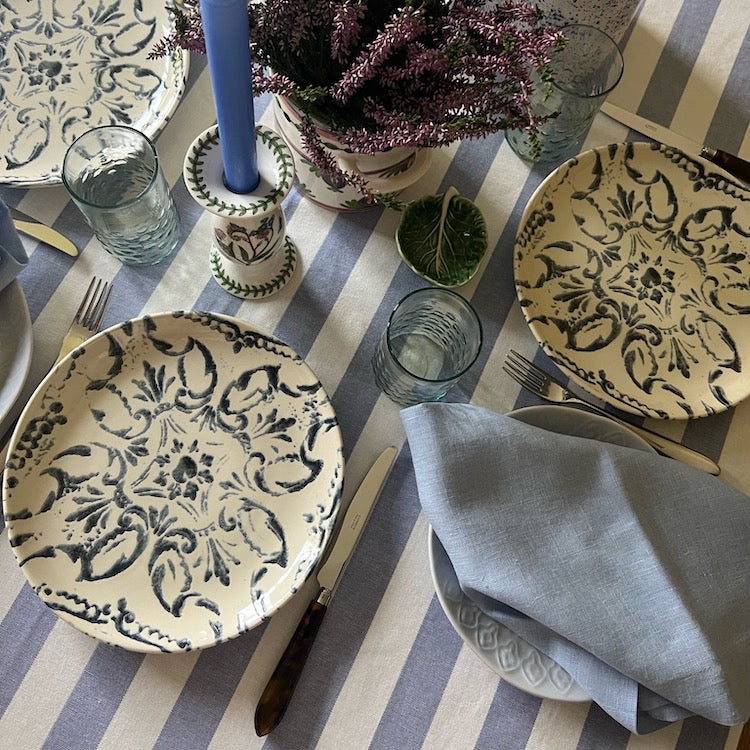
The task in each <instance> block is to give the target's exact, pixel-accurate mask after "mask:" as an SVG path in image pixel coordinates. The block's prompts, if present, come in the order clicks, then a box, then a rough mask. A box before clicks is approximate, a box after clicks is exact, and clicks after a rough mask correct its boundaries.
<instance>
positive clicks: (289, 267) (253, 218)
mask: <svg viewBox="0 0 750 750" xmlns="http://www.w3.org/2000/svg"><path fill="white" fill-rule="evenodd" d="M255 130H256V134H257V138H256V148H257V153H258V171H259V173H260V182H259V183H258V187H257V188H255V190H254V191H253V192H252V193H245V194H239V193H234V192H232V191H231V190H230V189H229V188H228V187H227V186H226V185H225V184H224V165H223V161H222V157H221V149H220V147H219V129H218V127H217V126H213V127H211V128H208V129H207V130H205V131H204V132H203V133H201V135H199V136H198V137H197V138H196V139H195V140H194V141H193V143H192V144H191V146H190V148H189V149H188V152H187V155H186V156H185V164H184V167H183V177H184V179H185V184H186V185H187V188H188V190H189V192H190V194H191V195H192V197H193V199H194V200H195V201H196V202H197V203H198V204H199V205H201V206H203V208H205V209H206V211H208V212H209V213H211V214H212V215H213V216H212V222H211V230H212V243H211V251H210V256H209V258H210V263H211V271H212V272H213V275H214V278H215V279H216V281H218V283H219V284H220V285H221V287H222V288H223V289H225V290H226V291H227V292H229V293H230V294H233V295H235V296H236V297H241V298H243V299H260V298H262V297H267V296H269V295H271V294H274V293H275V292H277V291H279V289H281V288H282V287H283V286H284V285H285V284H286V283H287V281H289V279H290V278H291V277H292V274H293V273H294V267H295V265H296V262H297V249H296V248H295V246H294V243H293V242H292V241H291V240H290V239H289V238H288V237H287V236H286V219H285V218H284V212H283V211H282V209H281V202H282V201H283V200H284V198H285V197H286V196H287V194H288V193H289V190H290V189H291V187H292V183H293V182H294V161H293V159H292V153H291V151H290V150H289V147H288V146H287V145H286V143H284V141H283V139H282V138H281V136H280V135H279V134H278V133H277V132H276V131H274V130H271V129H270V128H267V127H264V126H262V125H257V126H256V128H255Z"/></svg>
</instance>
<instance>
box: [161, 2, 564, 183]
mask: <svg viewBox="0 0 750 750" xmlns="http://www.w3.org/2000/svg"><path fill="white" fill-rule="evenodd" d="M167 1H169V0H167ZM172 1H174V0H172ZM171 13H172V17H173V20H174V26H175V28H174V31H173V32H172V33H170V34H169V35H167V36H165V37H164V38H163V39H161V40H160V41H159V42H158V43H157V45H156V46H155V47H154V50H153V52H152V55H162V54H167V53H169V52H170V51H172V50H174V49H175V48H177V47H183V48H185V49H189V50H191V51H196V52H202V51H204V43H203V31H202V27H201V19H200V7H199V0H183V2H182V3H181V4H180V5H179V6H178V7H175V8H172V9H171ZM248 14H249V19H250V24H251V34H250V39H251V44H252V48H253V60H254V69H253V85H254V89H255V91H256V92H257V93H262V92H270V93H273V94H276V95H280V96H284V97H287V98H288V99H289V100H290V101H291V103H292V104H294V105H295V106H296V108H297V109H298V110H300V111H301V115H302V121H303V125H302V127H301V131H302V133H301V135H302V138H303V141H304V143H305V144H306V147H307V148H309V150H310V159H311V160H312V161H313V162H314V163H315V164H316V166H317V167H318V168H319V169H321V170H322V171H323V172H325V173H326V174H330V175H334V176H336V177H341V178H343V179H346V180H347V181H349V182H351V183H352V184H355V185H357V186H358V187H359V188H361V189H363V190H364V186H363V182H362V178H361V177H358V176H355V175H351V174H345V173H342V172H341V170H339V169H338V165H337V163H336V160H335V159H334V158H333V157H332V156H331V154H330V152H329V151H327V150H326V148H325V147H324V145H323V141H322V140H321V133H320V130H319V129H317V130H316V127H315V122H316V121H320V122H322V124H323V127H324V129H325V130H326V131H327V133H329V134H330V136H331V137H333V138H335V139H336V140H337V141H339V142H342V143H346V144H347V145H349V146H350V147H351V148H352V149H353V150H355V151H361V152H363V153H375V152H376V151H380V150H383V149H387V148H394V147H399V146H402V147H407V148H429V147H439V146H443V145H447V144H449V143H453V142H455V141H458V140H461V139H465V138H481V137H484V136H486V135H488V134H490V133H493V132H496V131H497V130H502V129H504V128H506V127H529V128H533V127H535V126H536V125H537V124H538V122H539V121H538V120H537V118H535V117H534V116H533V115H532V113H531V107H530V103H529V97H530V95H531V94H532V93H533V91H534V83H533V81H534V80H535V79H538V78H539V77H541V80H542V81H546V80H547V79H548V78H549V72H548V69H547V67H546V66H547V64H548V62H549V54H550V52H551V51H552V50H553V49H554V48H555V46H556V45H558V44H559V43H560V42H561V34H560V32H559V31H558V30H556V29H553V28H550V27H546V26H544V25H543V24H542V23H541V21H540V20H539V14H538V12H537V11H536V9H535V7H534V6H533V5H532V4H529V3H528V2H526V0H497V1H496V2H485V0H248ZM537 73H539V74H540V75H536V74H537ZM543 85H544V84H543Z"/></svg>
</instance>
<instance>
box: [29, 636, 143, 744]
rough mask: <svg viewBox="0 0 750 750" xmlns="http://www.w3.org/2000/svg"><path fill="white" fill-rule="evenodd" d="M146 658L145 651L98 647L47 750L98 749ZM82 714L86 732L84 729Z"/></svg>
mask: <svg viewBox="0 0 750 750" xmlns="http://www.w3.org/2000/svg"><path fill="white" fill-rule="evenodd" d="M142 661H143V655H142V654H135V653H132V652H129V651H124V650H123V649H120V648H116V647H114V646H107V645H104V644H100V645H99V646H97V647H96V649H94V653H93V654H92V655H91V658H90V659H89V661H88V664H87V665H86V668H85V669H84V671H83V673H82V674H81V677H80V678H79V680H78V683H77V684H76V686H75V688H74V689H73V692H72V693H71V695H70V697H69V698H68V700H67V701H66V703H65V706H64V707H63V709H62V711H61V712H60V714H59V715H58V717H57V719H56V720H55V723H54V725H53V726H52V729H51V730H50V732H49V734H48V735H47V739H46V740H45V742H44V745H43V746H42V748H43V750H72V749H73V748H75V750H95V748H96V747H97V745H98V744H99V741H100V740H101V738H102V736H103V735H104V732H105V731H106V730H107V727H108V726H109V723H110V722H111V721H112V717H113V716H114V715H115V712H116V711H117V709H118V708H119V706H120V703H121V702H122V699H123V696H124V695H125V693H126V691H127V689H128V687H129V686H130V683H131V682H132V680H133V677H135V674H136V672H137V671H138V668H139V667H140V666H141V662H142ZM92 707H95V710H92ZM82 717H85V722H86V731H85V732H81V718H82Z"/></svg>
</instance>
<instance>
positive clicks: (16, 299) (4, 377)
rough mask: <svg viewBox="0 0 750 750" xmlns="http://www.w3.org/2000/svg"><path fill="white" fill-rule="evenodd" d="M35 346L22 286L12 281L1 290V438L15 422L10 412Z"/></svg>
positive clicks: (23, 382) (25, 376) (27, 373)
mask: <svg viewBox="0 0 750 750" xmlns="http://www.w3.org/2000/svg"><path fill="white" fill-rule="evenodd" d="M33 348H34V336H33V334H32V329H31V317H30V316H29V307H28V305H27V304H26V298H25V297H24V296H23V290H22V289H21V285H20V284H19V283H18V282H17V281H11V283H10V284H8V286H6V287H5V289H0V438H1V437H2V436H3V435H4V434H5V432H6V431H7V430H9V429H10V425H11V424H12V417H11V415H10V412H11V410H12V409H13V406H14V405H15V403H16V401H17V400H18V397H19V395H20V394H21V390H22V389H23V386H24V384H25V383H26V378H27V377H28V375H29V368H30V367H31V355H32V353H33ZM17 414H18V412H16V415H17Z"/></svg>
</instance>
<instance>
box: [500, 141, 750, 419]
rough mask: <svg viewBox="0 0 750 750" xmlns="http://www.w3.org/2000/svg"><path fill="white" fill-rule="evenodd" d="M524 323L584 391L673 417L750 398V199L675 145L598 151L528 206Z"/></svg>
mask: <svg viewBox="0 0 750 750" xmlns="http://www.w3.org/2000/svg"><path fill="white" fill-rule="evenodd" d="M514 270H515V279H516V289H517V293H518V298H519V300H520V302H521V307H522V309H523V313H524V315H525V316H526V320H527V322H528V324H529V326H530V328H531V330H532V332H533V334H534V336H536V338H537V339H538V340H539V342H540V343H541V344H542V346H543V347H544V349H545V351H546V352H547V353H548V354H549V355H550V357H551V358H552V359H553V360H555V362H556V363H557V364H558V365H559V366H560V367H561V368H562V369H563V370H565V371H566V372H567V373H568V374H569V375H570V376H571V378H572V379H573V380H574V381H575V382H576V383H577V384H578V385H580V386H581V387H582V388H585V389H587V390H589V391H590V392H592V393H593V394H594V395H596V396H598V397H600V398H602V399H604V400H606V401H608V402H609V403H610V404H612V405H614V406H616V407H619V408H621V409H625V410H628V411H631V412H634V413H638V414H642V415H647V416H651V417H659V418H662V419H666V418H672V419H685V418H688V417H700V416H705V415H708V414H714V413H716V412H720V411H723V410H725V409H727V408H728V407H730V406H732V405H734V404H736V403H737V402H738V401H740V400H741V399H744V398H745V397H746V396H747V395H748V394H750V378H748V374H747V369H748V363H749V362H750V302H748V300H749V299H750V189H748V188H747V186H745V185H742V184H741V183H739V182H737V181H736V180H734V179H733V178H731V176H730V175H728V174H726V173H724V172H722V171H721V170H718V169H717V167H715V166H714V165H712V164H710V163H709V162H706V161H704V160H701V159H694V158H691V157H689V156H687V155H686V154H684V153H683V152H682V151H679V150H677V149H674V148H670V147H668V146H660V145H652V144H649V143H625V144H617V145H610V146H604V147H601V148H596V149H593V150H591V151H586V152H584V153H582V154H580V155H579V156H577V157H575V158H574V159H570V160H569V161H567V162H566V163H565V164H563V165H562V166H560V167H559V168H558V169H556V170H555V171H554V172H553V173H552V174H550V175H549V176H548V177H547V178H546V179H545V180H544V182H543V183H542V184H541V185H540V187H539V188H538V189H537V191H536V192H535V194H534V195H533V196H532V198H531V200H530V201H529V203H528V205H527V207H526V210H525V213H524V215H523V217H522V219H521V222H520V225H519V231H518V235H517V238H516V245H515V255H514Z"/></svg>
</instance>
